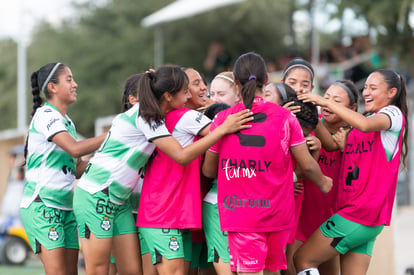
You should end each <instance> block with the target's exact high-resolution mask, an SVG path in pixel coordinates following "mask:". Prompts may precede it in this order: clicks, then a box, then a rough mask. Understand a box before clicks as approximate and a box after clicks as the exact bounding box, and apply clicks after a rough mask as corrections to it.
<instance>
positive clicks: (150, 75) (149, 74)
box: [145, 71, 154, 80]
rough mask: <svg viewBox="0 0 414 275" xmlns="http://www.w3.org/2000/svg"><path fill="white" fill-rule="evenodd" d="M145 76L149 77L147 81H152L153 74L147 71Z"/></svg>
mask: <svg viewBox="0 0 414 275" xmlns="http://www.w3.org/2000/svg"><path fill="white" fill-rule="evenodd" d="M145 74H146V75H147V76H148V77H149V79H151V80H153V79H154V72H152V71H148V72H145Z"/></svg>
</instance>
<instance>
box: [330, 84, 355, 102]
mask: <svg viewBox="0 0 414 275" xmlns="http://www.w3.org/2000/svg"><path fill="white" fill-rule="evenodd" d="M332 85H336V86H339V87H341V88H342V89H344V90H345V92H346V93H347V94H348V97H349V101H350V105H353V104H355V103H356V98H355V95H354V94H353V93H352V91H351V90H350V89H349V88H348V86H346V85H345V84H344V83H342V82H339V81H335V82H334V83H333V84H332Z"/></svg>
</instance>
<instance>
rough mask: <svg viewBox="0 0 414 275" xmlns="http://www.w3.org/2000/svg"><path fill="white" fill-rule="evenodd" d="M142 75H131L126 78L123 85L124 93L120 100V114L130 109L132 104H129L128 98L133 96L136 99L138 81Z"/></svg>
mask: <svg viewBox="0 0 414 275" xmlns="http://www.w3.org/2000/svg"><path fill="white" fill-rule="evenodd" d="M143 75H144V74H142V73H140V74H133V75H131V76H130V77H128V78H127V80H126V81H125V83H124V91H123V93H122V99H121V112H125V111H126V110H128V109H130V108H131V107H132V104H131V103H130V102H129V96H130V95H133V96H135V97H136V98H138V81H139V80H140V79H141V77H142V76H143Z"/></svg>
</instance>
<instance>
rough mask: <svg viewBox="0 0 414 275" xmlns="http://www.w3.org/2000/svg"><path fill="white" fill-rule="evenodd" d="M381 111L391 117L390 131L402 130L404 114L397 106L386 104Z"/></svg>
mask: <svg viewBox="0 0 414 275" xmlns="http://www.w3.org/2000/svg"><path fill="white" fill-rule="evenodd" d="M379 113H382V114H385V115H387V116H388V117H389V118H390V123H391V126H390V128H389V129H388V131H401V129H402V124H403V117H404V116H403V114H402V112H401V110H400V109H399V108H398V107H397V106H394V105H389V106H386V107H384V108H382V109H381V110H379Z"/></svg>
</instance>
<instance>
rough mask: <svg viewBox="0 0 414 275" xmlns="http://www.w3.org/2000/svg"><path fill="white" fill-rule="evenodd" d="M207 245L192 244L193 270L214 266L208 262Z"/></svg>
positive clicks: (202, 243) (201, 243) (200, 243)
mask: <svg viewBox="0 0 414 275" xmlns="http://www.w3.org/2000/svg"><path fill="white" fill-rule="evenodd" d="M207 258H208V257H207V244H206V243H205V242H194V241H193V244H192V253H191V266H190V267H191V268H206V267H211V266H213V263H212V262H208V261H207Z"/></svg>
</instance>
